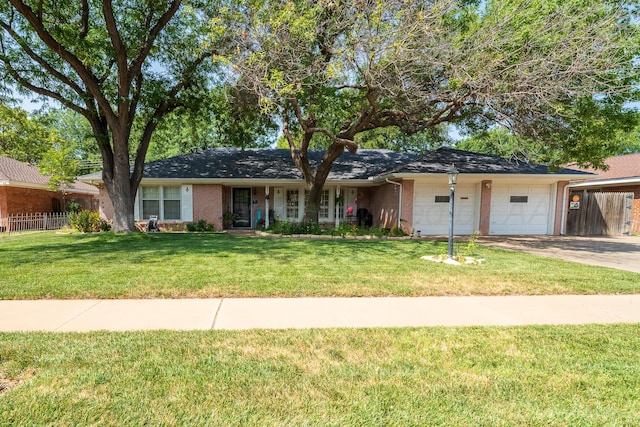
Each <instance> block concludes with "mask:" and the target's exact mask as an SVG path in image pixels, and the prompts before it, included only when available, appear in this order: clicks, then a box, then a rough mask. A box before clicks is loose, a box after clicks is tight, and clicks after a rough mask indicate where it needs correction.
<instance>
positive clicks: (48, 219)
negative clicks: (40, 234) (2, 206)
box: [0, 212, 69, 233]
mask: <svg viewBox="0 0 640 427" xmlns="http://www.w3.org/2000/svg"><path fill="white" fill-rule="evenodd" d="M68 225H69V214H67V213H66V212H53V213H29V214H16V215H1V216H0V233H3V232H4V233H12V232H17V231H35V230H59V229H61V228H64V227H66V226H68Z"/></svg>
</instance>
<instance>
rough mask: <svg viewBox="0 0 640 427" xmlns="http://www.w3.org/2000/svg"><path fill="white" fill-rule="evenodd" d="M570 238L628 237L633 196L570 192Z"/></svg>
mask: <svg viewBox="0 0 640 427" xmlns="http://www.w3.org/2000/svg"><path fill="white" fill-rule="evenodd" d="M569 200H575V201H573V202H572V203H571V205H570V206H569V215H568V217H567V234H569V235H574V236H615V235H620V234H627V235H628V234H629V233H630V230H631V211H632V209H633V193H595V192H587V191H580V192H578V191H574V192H571V194H570V197H569Z"/></svg>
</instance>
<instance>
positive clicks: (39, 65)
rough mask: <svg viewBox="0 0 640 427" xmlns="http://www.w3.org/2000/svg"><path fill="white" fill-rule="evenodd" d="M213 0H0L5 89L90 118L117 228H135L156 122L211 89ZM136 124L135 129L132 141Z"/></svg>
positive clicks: (0, 59)
mask: <svg viewBox="0 0 640 427" xmlns="http://www.w3.org/2000/svg"><path fill="white" fill-rule="evenodd" d="M214 3H215V2H213V1H204V0H202V1H201V0H7V1H3V2H1V3H0V27H1V32H0V49H1V50H0V64H2V65H1V66H0V67H1V68H0V72H2V75H3V79H2V84H3V85H5V90H6V89H7V87H6V85H9V84H17V85H18V86H19V87H20V88H21V89H22V90H23V91H25V92H31V93H35V94H36V95H39V96H42V97H47V98H50V99H54V100H56V101H58V102H60V103H61V104H62V105H64V106H65V107H67V108H69V109H71V110H73V111H75V112H77V113H79V114H81V115H82V116H84V117H85V118H86V119H87V120H88V121H89V123H90V124H91V128H92V131H93V135H94V137H95V139H96V141H97V145H98V147H99V149H100V154H101V158H102V163H103V179H104V184H105V186H106V189H107V191H108V193H109V196H110V198H111V201H112V203H113V205H114V227H113V229H114V230H115V231H132V230H134V229H135V225H134V222H133V203H134V200H135V194H136V190H137V187H138V184H139V182H140V179H141V178H142V170H143V164H144V160H145V155H146V153H147V150H148V147H149V141H150V140H151V137H152V135H153V132H154V131H155V129H156V127H157V126H158V123H159V122H160V120H161V119H162V117H164V116H165V115H167V114H168V113H170V112H171V111H173V110H175V109H176V108H178V107H184V106H189V105H190V104H192V103H194V102H197V100H198V99H199V97H200V95H201V94H203V93H206V92H207V91H208V89H209V85H210V82H211V80H210V79H208V77H209V76H210V75H211V72H212V71H213V67H214V64H213V63H212V61H211V56H212V55H213V54H214V53H215V50H214V48H215V47H216V43H217V42H218V41H219V38H220V37H223V36H224V34H223V33H218V34H214V33H212V32H210V31H209V26H208V24H209V20H210V19H211V16H213V14H215V11H214V9H215V4H214ZM136 121H137V122H138V123H139V124H138V125H139V126H140V127H141V129H142V130H141V131H140V132H139V133H138V135H137V141H134V142H133V143H131V141H130V140H131V137H132V127H133V125H134V122H136ZM134 149H135V153H134V152H132V151H133V150H134ZM130 157H133V159H134V160H133V165H132V164H131V162H130V160H129V159H130ZM132 166H133V172H131V167H132Z"/></svg>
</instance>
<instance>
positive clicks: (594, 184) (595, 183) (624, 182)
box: [569, 176, 640, 188]
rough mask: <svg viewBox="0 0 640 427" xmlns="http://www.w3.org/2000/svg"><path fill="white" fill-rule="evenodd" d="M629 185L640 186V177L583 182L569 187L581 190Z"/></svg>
mask: <svg viewBox="0 0 640 427" xmlns="http://www.w3.org/2000/svg"><path fill="white" fill-rule="evenodd" d="M629 184H640V176H633V177H629V178H610V179H595V180H590V181H583V182H579V183H575V184H569V187H571V188H581V187H598V186H615V185H629Z"/></svg>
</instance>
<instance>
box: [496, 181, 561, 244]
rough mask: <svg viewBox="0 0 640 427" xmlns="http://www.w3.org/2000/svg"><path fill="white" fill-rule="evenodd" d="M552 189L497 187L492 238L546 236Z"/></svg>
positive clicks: (547, 186) (518, 186) (534, 186)
mask: <svg viewBox="0 0 640 427" xmlns="http://www.w3.org/2000/svg"><path fill="white" fill-rule="evenodd" d="M550 191H551V186H549V185H494V186H493V189H492V191H491V228H490V230H489V234H547V232H548V227H549V207H550Z"/></svg>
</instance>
